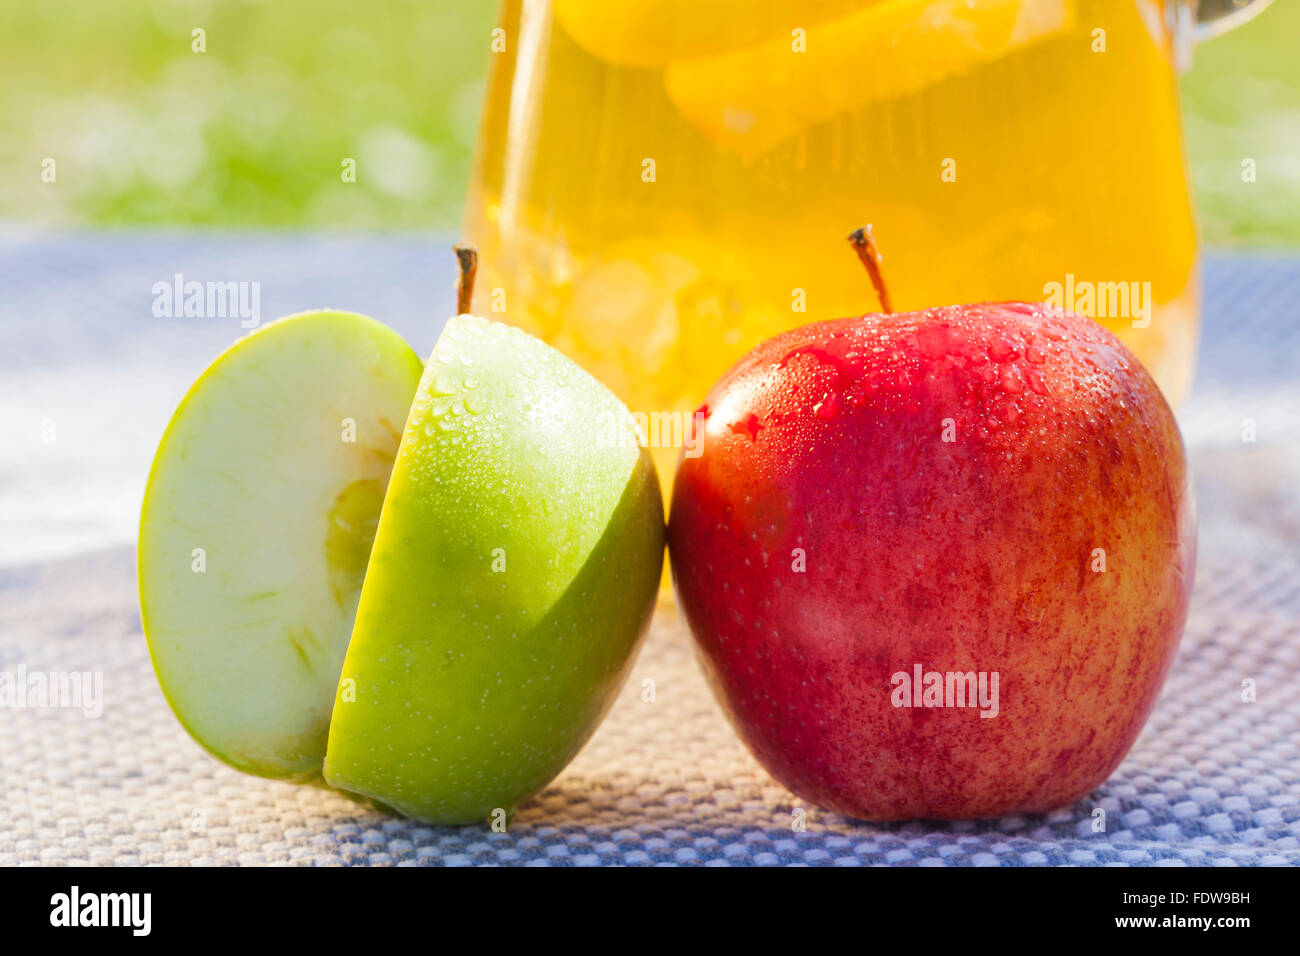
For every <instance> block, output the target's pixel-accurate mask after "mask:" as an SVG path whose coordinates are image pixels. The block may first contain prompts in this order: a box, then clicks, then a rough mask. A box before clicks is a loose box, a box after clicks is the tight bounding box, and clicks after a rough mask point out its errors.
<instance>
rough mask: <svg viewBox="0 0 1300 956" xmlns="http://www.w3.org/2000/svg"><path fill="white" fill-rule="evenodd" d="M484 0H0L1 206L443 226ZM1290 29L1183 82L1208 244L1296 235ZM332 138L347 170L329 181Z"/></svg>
mask: <svg viewBox="0 0 1300 956" xmlns="http://www.w3.org/2000/svg"><path fill="white" fill-rule="evenodd" d="M611 2H614V0H611ZM1115 2H1126V0H1115ZM496 7H497V4H496V2H495V0H380V2H374V3H366V4H362V3H355V2H341V0H262V2H258V0H221V2H213V0H117V2H108V0H65V2H59V3H50V2H40V0H3V2H2V3H0V221H3V220H18V221H25V222H42V223H61V224H86V223H89V224H95V225H158V224H182V225H218V226H251V227H268V226H269V227H288V226H295V227H335V228H347V229H374V228H383V229H430V228H436V229H451V228H455V226H456V225H457V224H458V222H459V220H460V210H461V204H462V202H463V198H464V193H465V187H466V183H467V181H468V177H469V168H470V163H471V161H472V154H473V146H474V138H475V135H476V130H477V123H478V111H479V107H480V103H481V98H482V91H483V79H484V74H485V72H486V69H487V64H488V57H489V56H490V53H489V47H488V43H489V32H490V30H491V28H492V26H493V24H494V23H495V18H496ZM196 26H201V27H203V28H204V29H205V30H206V31H207V33H206V43H207V53H206V55H203V56H197V55H195V54H193V53H192V52H191V50H190V45H191V30H192V29H193V28H194V27H196ZM1298 42H1300V3H1297V2H1295V0H1279V2H1277V3H1275V4H1274V5H1273V8H1272V9H1269V10H1267V11H1265V12H1264V14H1263V15H1262V16H1261V18H1260V19H1259V20H1258V21H1256V22H1255V23H1253V24H1250V25H1249V26H1247V27H1245V28H1243V29H1242V30H1240V31H1237V32H1236V33H1234V34H1231V35H1228V36H1225V37H1222V38H1220V39H1217V40H1214V41H1212V42H1211V43H1208V44H1206V45H1204V46H1203V47H1201V48H1200V49H1199V50H1198V51H1197V55H1196V65H1195V68H1194V69H1193V70H1192V71H1191V72H1190V73H1189V74H1188V75H1187V76H1186V77H1185V79H1184V90H1185V95H1186V128H1187V140H1188V147H1189V152H1190V163H1191V167H1192V178H1193V183H1194V185H1195V189H1196V192H1197V198H1198V202H1199V207H1200V212H1201V218H1202V222H1203V229H1204V233H1205V236H1206V239H1207V240H1208V241H1210V242H1213V243H1217V244H1224V243H1233V244H1252V245H1254V244H1300V55H1298V54H1300V49H1298V48H1297V43H1298ZM47 156H52V157H55V158H56V160H57V162H58V169H57V172H58V182H59V188H58V189H50V188H48V187H43V185H42V184H40V182H39V178H38V177H39V173H40V162H41V159H42V158H43V157H47ZM345 157H352V158H354V159H356V161H357V163H358V179H357V184H356V185H355V186H350V187H349V188H346V189H340V188H338V187H339V184H340V178H339V174H340V170H341V166H340V164H341V162H342V161H343V159H344V158H345ZM1244 157H1251V158H1254V159H1255V160H1256V162H1257V164H1258V182H1256V183H1253V184H1247V183H1243V182H1242V178H1241V162H1242V159H1243V158H1244Z"/></svg>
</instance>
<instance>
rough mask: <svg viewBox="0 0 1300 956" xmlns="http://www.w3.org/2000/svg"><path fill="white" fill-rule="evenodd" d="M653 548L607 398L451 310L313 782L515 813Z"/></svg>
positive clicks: (603, 669)
mask: <svg viewBox="0 0 1300 956" xmlns="http://www.w3.org/2000/svg"><path fill="white" fill-rule="evenodd" d="M663 552H664V517H663V504H662V499H661V497H660V492H659V481H658V478H657V476H656V474H655V470H654V465H653V463H652V462H651V460H650V456H649V455H648V454H647V452H646V451H645V450H644V448H642V447H641V446H640V445H639V444H638V443H637V440H636V433H635V430H634V427H633V425H632V424H631V419H630V416H629V414H628V411H627V409H626V408H625V407H624V406H623V404H622V403H621V402H620V401H619V400H618V399H617V398H615V397H614V395H613V394H612V393H611V392H609V391H608V389H606V388H605V387H604V386H603V385H601V384H600V383H599V382H597V381H596V380H595V379H594V378H592V377H591V376H590V375H589V374H588V373H587V372H585V371H583V370H582V369H581V368H579V367H578V366H577V365H575V364H574V363H572V362H571V361H569V359H567V358H565V357H564V356H563V355H561V354H560V353H559V352H557V351H555V350H554V349H552V348H550V347H549V346H547V345H545V344H543V343H542V342H540V341H538V340H537V339H535V338H532V337H531V336H529V335H526V334H525V333H523V332H521V331H519V330H518V329H514V328H511V327H509V326H505V325H501V324H499V323H494V322H489V321H487V320H485V319H481V318H476V317H474V316H468V315H461V316H457V317H455V318H453V319H451V320H449V321H448V324H447V327H446V328H445V329H444V331H443V333H442V336H441V337H440V338H439V340H438V344H437V346H436V347H435V348H434V350H433V354H432V355H431V356H430V358H429V362H428V364H427V366H426V368H425V371H424V376H423V378H422V379H421V381H420V387H419V390H418V392H417V394H416V398H415V401H414V403H413V404H412V406H411V412H410V416H409V417H408V419H407V423H406V428H405V431H404V432H403V436H402V443H401V448H400V449H399V451H398V455H397V461H396V464H395V466H394V469H393V476H392V480H391V482H390V483H389V486H388V495H387V497H386V498H385V501H384V507H383V513H382V515H381V517H380V522H379V530H378V533H377V535H376V538H375V544H374V549H373V551H372V552H371V556H370V565H369V568H368V569H367V571H366V577H365V584H364V586H363V588H362V594H361V603H360V607H359V608H358V611H357V621H356V627H355V628H354V630H353V634H352V641H351V643H350V645H349V647H348V652H347V658H346V660H345V662H344V665H343V674H342V680H341V681H340V683H339V693H338V699H337V701H336V702H335V705H334V717H333V720H332V722H331V724H330V735H329V745H328V748H327V750H326V755H325V779H326V781H327V782H328V783H329V784H330V785H331V786H335V787H338V788H341V789H345V790H350V791H353V792H355V793H358V794H361V795H363V796H367V797H370V798H372V799H375V800H378V801H380V802H382V803H384V804H387V805H389V806H392V807H395V808H396V809H397V810H399V811H400V812H402V813H404V814H406V815H407V816H410V817H414V818H416V819H420V820H424V821H428V822H431V823H440V824H467V823H473V822H482V821H484V820H486V819H488V818H489V816H491V815H492V814H494V813H496V812H500V811H504V813H505V814H506V815H507V816H509V815H511V814H513V812H514V810H515V808H516V807H517V806H518V804H519V803H520V802H521V801H523V800H525V799H527V798H528V797H529V796H531V795H532V794H534V793H536V792H537V791H538V790H540V789H541V788H542V787H543V786H545V785H546V784H547V783H548V782H549V781H550V780H551V779H552V778H553V777H554V776H555V775H556V774H557V773H559V772H560V770H562V769H563V768H564V766H565V765H566V764H567V763H568V762H569V760H570V759H572V757H573V756H574V755H575V754H576V753H577V752H578V750H579V749H580V748H581V747H582V745H583V744H584V743H585V742H586V740H587V738H588V737H589V736H590V735H591V733H592V731H593V730H594V729H595V727H596V726H597V724H598V723H599V722H600V719H601V718H602V717H603V716H604V714H605V712H606V711H607V710H608V708H609V706H610V704H611V702H612V700H613V698H614V696H615V695H616V692H617V691H618V689H619V687H620V686H621V685H622V683H623V681H624V679H625V678H626V676H627V673H628V671H629V669H630V667H631V665H632V662H633V659H634V657H635V653H636V651H637V649H638V647H639V645H640V642H641V640H642V638H643V637H644V635H645V632H646V629H647V627H648V624H649V620H650V616H651V612H652V610H653V607H654V602H655V596H656V592H657V590H658V584H659V575H660V570H661V568H662V563H663Z"/></svg>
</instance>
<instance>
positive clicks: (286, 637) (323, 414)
mask: <svg viewBox="0 0 1300 956" xmlns="http://www.w3.org/2000/svg"><path fill="white" fill-rule="evenodd" d="M421 370H422V367H421V365H420V360H419V357H418V356H417V355H416V354H415V353H414V352H413V351H412V350H411V349H410V347H409V346H408V345H407V344H406V343H405V342H404V341H403V340H402V339H401V337H400V336H398V335H397V334H396V333H395V332H393V331H392V330H391V329H388V328H387V327H385V326H383V325H381V324H380V323H378V322H376V321H374V320H373V319H368V318H366V317H364V316H360V315H353V314H350V313H344V312H307V313H303V314H300V315H294V316H289V317H288V318H285V319H281V320H279V321H277V322H273V323H271V324H269V325H267V326H265V327H264V328H262V329H259V330H258V331H256V332H254V333H253V334H251V335H249V336H248V337H246V338H243V339H240V340H239V341H238V342H237V343H235V344H234V345H233V346H231V347H230V348H229V349H227V350H226V351H225V352H224V353H222V355H220V356H219V357H218V358H217V359H216V361H215V362H213V363H212V365H211V366H209V368H208V369H207V371H206V372H204V374H203V375H202V377H201V378H199V380H198V382H196V383H195V384H194V386H193V388H191V389H190V391H189V393H188V394H187V395H186V396H185V398H184V400H183V401H182V402H181V404H180V407H179V408H178V409H177V410H176V413H175V415H174V416H173V418H172V421H171V424H170V425H169V426H168V428H167V431H166V434H165V435H164V436H163V440H162V443H161V445H160V446H159V448H158V454H157V457H156V458H155V459H154V463H153V470H152V471H151V473H150V476H149V484H148V487H147V489H146V491H145V498H144V508H143V513H142V515H141V519H140V545H139V579H140V608H141V617H142V619H143V622H144V629H145V634H146V636H147V637H148V641H149V651H150V654H151V656H152V658H153V663H154V669H155V671H156V672H157V675H158V680H159V683H160V684H161V685H162V688H163V693H164V695H165V696H166V698H167V700H168V702H169V703H170V704H171V707H172V710H173V711H175V713H176V716H177V717H178V718H179V719H180V721H181V723H182V724H183V725H184V726H185V728H186V729H187V730H188V731H189V732H190V733H191V734H192V735H193V736H194V738H195V739H196V740H198V742H199V743H200V744H202V745H203V746H204V747H206V748H207V749H208V750H209V751H211V752H212V753H213V754H214V755H216V756H217V757H219V758H221V759H222V760H224V761H226V762H227V763H229V764H231V765H232V766H234V767H236V768H238V769H240V770H244V771H247V772H249V773H254V774H259V775H261V776H267V777H278V778H285V779H292V780H298V781H302V782H309V781H313V780H318V779H319V777H320V772H321V762H322V760H323V757H324V754H325V743H326V736H327V734H328V728H329V720H330V711H331V708H332V707H333V703H334V694H335V691H336V689H337V687H338V679H339V671H340V668H341V666H342V663H343V656H344V653H345V651H346V649H347V642H348V637H349V635H350V633H351V629H352V622H353V618H354V615H355V611H356V602H357V597H358V595H359V592H360V588H361V580H362V576H363V575H364V573H365V566H366V561H367V560H368V558H369V554H370V545H371V543H372V540H373V537H374V530H375V527H376V524H377V521H378V516H379V511H380V507H381V505H382V502H383V497H384V490H385V488H386V487H387V484H388V476H389V473H390V472H391V469H392V462H393V456H394V455H395V453H396V451H397V447H398V442H399V440H400V429H401V426H402V421H403V420H404V418H405V416H406V412H407V409H408V408H409V406H410V403H411V398H412V396H413V395H414V394H415V389H416V385H417V383H418V381H419V378H420V373H421Z"/></svg>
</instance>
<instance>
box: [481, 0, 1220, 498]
mask: <svg viewBox="0 0 1300 956" xmlns="http://www.w3.org/2000/svg"><path fill="white" fill-rule="evenodd" d="M500 28H501V32H498V33H497V34H495V41H494V42H495V46H494V50H495V51H496V52H495V56H494V63H493V73H492V78H491V82H490V86H489V90H488V95H487V105H486V113H485V116H484V120H483V126H482V129H481V133H480V143H479V151H478V163H477V172H476V175H475V181H474V185H473V192H472V196H471V199H470V203H469V213H468V220H467V232H468V234H469V238H471V239H472V240H473V241H475V242H477V243H478V244H479V246H480V248H481V249H482V252H483V258H484V261H485V263H486V266H485V272H484V275H483V276H482V278H481V279H480V283H479V289H480V292H479V294H480V296H488V295H491V296H492V297H493V298H492V300H491V301H490V303H483V301H482V299H480V303H481V305H480V308H481V310H482V306H483V305H488V306H489V308H490V311H494V312H496V313H498V314H497V316H496V317H505V318H506V319H508V321H510V322H511V323H514V324H517V325H521V326H523V327H524V328H526V329H528V330H530V331H532V332H534V333H536V334H538V335H539V336H540V337H542V338H544V339H545V340H547V341H548V342H550V343H552V344H554V345H555V346H557V347H558V348H560V349H561V350H562V351H564V352H566V353H567V354H568V355H570V356H571V357H572V358H574V359H575V360H576V361H577V362H579V363H580V364H581V365H583V366H584V367H585V368H587V369H588V370H589V371H590V372H592V373H593V374H594V375H595V376H596V377H597V378H599V379H600V380H601V381H603V382H605V383H607V384H608V385H609V387H610V388H611V389H612V390H613V391H614V392H615V393H616V394H618V395H619V397H620V398H622V399H623V400H624V401H625V402H627V404H628V405H629V406H630V407H631V408H632V409H633V410H634V411H638V410H641V411H662V410H675V411H680V412H683V413H685V414H687V415H689V413H690V411H691V410H693V409H694V408H695V407H696V406H697V405H698V404H699V403H700V401H701V400H702V397H703V395H704V393H705V392H706V390H707V389H708V386H709V385H710V384H711V383H712V382H713V381H714V380H715V379H716V378H717V377H718V376H719V375H720V374H721V373H722V372H723V371H724V370H725V369H726V368H727V367H728V366H729V365H730V364H731V363H732V362H733V361H735V359H736V358H737V357H738V356H739V355H741V354H743V353H744V352H745V351H746V350H747V349H749V348H751V347H753V346H754V345H755V344H756V343H758V342H760V341H762V340H763V339H766V338H768V337H770V336H772V335H773V334H775V333H777V332H780V331H782V330H784V329H787V328H789V327H791V326H795V325H799V324H802V323H804V322H807V321H809V320H810V319H812V318H831V317H834V316H844V315H854V314H860V313H862V312H863V311H870V309H869V308H864V306H866V305H869V304H870V303H871V302H872V299H871V297H870V288H869V286H868V285H867V284H866V282H865V280H864V277H863V274H862V270H861V268H860V266H859V265H858V263H856V262H855V261H854V259H853V257H852V256H849V255H845V254H844V251H843V243H844V235H845V234H846V233H848V232H849V230H850V229H852V228H853V227H854V226H857V225H859V224H860V223H862V222H867V221H869V222H872V223H873V224H874V226H875V231H876V235H877V237H878V238H879V239H880V241H881V244H882V246H883V248H884V249H885V251H886V262H885V271H886V274H887V276H888V279H889V287H890V290H891V292H892V294H893V299H894V302H893V304H894V307H895V308H896V309H899V310H909V309H916V308H922V307H926V306H935V305H944V304H950V303H958V302H978V301H984V300H1011V299H1016V300H1031V301H1042V300H1053V301H1054V302H1055V304H1060V305H1064V306H1066V307H1067V308H1075V309H1078V310H1080V311H1083V312H1085V313H1086V314H1091V315H1092V316H1093V317H1094V318H1097V319H1098V321H1101V322H1103V323H1104V324H1106V325H1107V326H1109V327H1110V328H1111V329H1113V330H1114V331H1115V332H1116V333H1117V334H1118V335H1119V336H1120V337H1121V338H1122V339H1123V340H1124V342H1125V343H1126V344H1127V345H1128V346H1129V347H1130V348H1131V349H1132V350H1133V352H1134V353H1136V355H1137V356H1138V357H1139V358H1140V359H1141V361H1142V362H1143V363H1144V364H1145V365H1146V366H1147V368H1148V369H1149V370H1150V371H1151V373H1152V375H1153V376H1154V377H1155V379H1156V380H1157V382H1158V383H1159V384H1160V386H1161V388H1162V389H1163V390H1164V391H1165V393H1166V395H1167V396H1169V398H1170V400H1171V401H1173V402H1177V401H1178V399H1179V398H1180V397H1181V396H1182V395H1183V393H1184V391H1185V390H1186V388H1187V386H1188V383H1189V377H1190V373H1191V368H1192V361H1193V355H1194V350H1195V343H1196V327H1197V313H1198V307H1199V302H1198V288H1197V283H1196V257H1197V250H1196V234H1195V224H1194V220H1193V213H1192V209H1191V204H1190V200H1189V197H1188V189H1187V183H1186V177H1185V169H1184V158H1183V146H1182V139H1181V132H1180V126H1179V114H1178V101H1177V84H1176V71H1175V69H1174V67H1173V62H1172V56H1173V54H1172V48H1173V40H1172V38H1171V36H1170V35H1169V34H1168V32H1167V31H1166V28H1165V27H1164V19H1163V11H1162V5H1161V4H1159V3H1156V2H1153V0H973V2H972V0H803V2H799V0H759V2H740V0H690V2H687V0H623V2H620V3H617V4H614V3H608V2H604V0H506V2H505V4H504V9H503V12H502V18H501V22H500ZM1121 293H1122V294H1121ZM1067 294H1068V297H1069V299H1070V301H1065V299H1066V297H1067ZM1090 310H1091V311H1090ZM655 452H656V458H657V461H658V464H659V467H660V469H661V472H662V474H663V475H664V478H665V481H668V479H669V477H670V476H671V474H672V472H673V470H674V467H675V458H676V455H677V453H678V452H677V451H676V450H675V449H671V448H661V449H655ZM666 487H667V485H666Z"/></svg>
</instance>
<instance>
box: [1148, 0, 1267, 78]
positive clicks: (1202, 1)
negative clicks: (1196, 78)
mask: <svg viewBox="0 0 1300 956" xmlns="http://www.w3.org/2000/svg"><path fill="white" fill-rule="evenodd" d="M1272 2H1273V0H1170V3H1169V4H1168V5H1167V6H1166V8H1165V13H1166V16H1167V18H1168V21H1169V22H1168V26H1169V33H1170V35H1171V36H1172V37H1173V41H1174V62H1175V63H1176V64H1177V65H1178V68H1179V69H1182V70H1185V69H1187V68H1188V67H1189V66H1191V64H1192V48H1193V47H1194V46H1195V45H1196V44H1197V43H1200V42H1201V41H1202V40H1209V39H1211V38H1212V37H1217V36H1218V35H1219V34H1221V33H1227V32H1228V31H1229V30H1231V29H1232V28H1233V27H1237V26H1241V24H1243V23H1245V22H1246V21H1247V20H1252V19H1254V18H1255V17H1256V16H1258V15H1259V13H1260V12H1261V11H1262V10H1263V9H1264V8H1265V7H1267V6H1268V5H1269V4H1270V3H1272Z"/></svg>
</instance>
